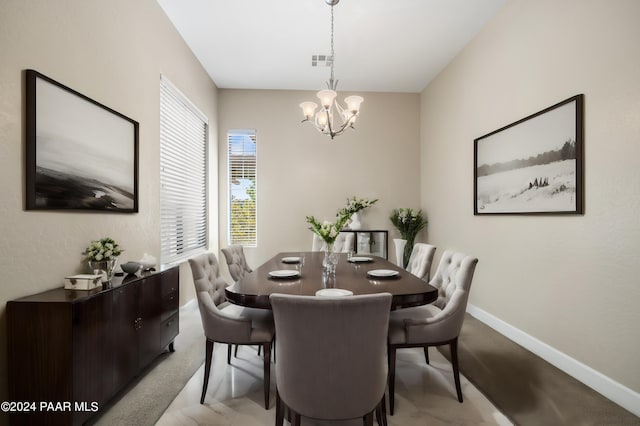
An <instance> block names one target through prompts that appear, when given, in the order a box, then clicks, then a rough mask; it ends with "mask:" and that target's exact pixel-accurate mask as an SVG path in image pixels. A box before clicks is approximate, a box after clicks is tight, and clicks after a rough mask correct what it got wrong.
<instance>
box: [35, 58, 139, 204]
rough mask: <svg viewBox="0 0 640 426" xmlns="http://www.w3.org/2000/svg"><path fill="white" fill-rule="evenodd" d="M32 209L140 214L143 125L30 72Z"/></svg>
mask: <svg viewBox="0 0 640 426" xmlns="http://www.w3.org/2000/svg"><path fill="white" fill-rule="evenodd" d="M25 94H26V150H25V152H26V203H25V204H26V209H27V210H95V211H104V212H122V213H135V212H137V211H138V133H139V129H138V127H139V126H138V122H137V121H135V120H132V119H131V118H129V117H126V116H125V115H123V114H120V113H119V112H117V111H114V110H113V109H111V108H109V107H107V106H105V105H102V104H101V103H99V102H96V101H94V100H93V99H90V98H88V97H87V96H85V95H83V94H81V93H78V92H76V91H75V90H73V89H70V88H69V87H66V86H64V85H62V84H60V83H58V82H57V81H54V80H53V79H51V78H49V77H47V76H45V75H43V74H40V73H39V72H37V71H34V70H26V90H25Z"/></svg>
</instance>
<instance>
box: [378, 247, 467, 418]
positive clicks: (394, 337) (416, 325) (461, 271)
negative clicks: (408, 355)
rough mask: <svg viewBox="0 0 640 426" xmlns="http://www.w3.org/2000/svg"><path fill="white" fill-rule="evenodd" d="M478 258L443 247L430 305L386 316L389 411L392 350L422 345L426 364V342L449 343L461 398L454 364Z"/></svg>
mask: <svg viewBox="0 0 640 426" xmlns="http://www.w3.org/2000/svg"><path fill="white" fill-rule="evenodd" d="M477 263H478V259H477V258H475V257H471V256H467V255H465V254H463V253H459V252H454V251H450V250H447V251H445V252H444V254H443V255H442V258H441V259H440V263H439V264H438V269H437V271H436V273H435V275H434V276H433V279H432V280H431V281H430V282H429V284H431V285H432V286H434V287H436V288H437V289H438V299H437V300H436V301H435V302H434V303H433V304H431V305H424V306H418V307H414V308H408V309H399V310H395V311H393V312H391V315H390V319H389V344H388V351H389V411H390V413H391V415H393V411H394V399H395V398H394V387H395V369H396V350H397V349H401V348H413V347H422V348H424V356H425V360H426V362H427V364H429V352H428V347H429V346H441V345H447V344H448V345H449V348H450V351H451V364H452V366H453V378H454V381H455V385H456V392H457V394H458V401H460V402H462V390H461V388H460V371H459V367H458V336H459V335H460V330H461V329H462V323H463V321H464V316H465V312H466V307H467V300H468V299H469V289H470V288H471V281H472V279H473V273H474V271H475V268H476V264H477Z"/></svg>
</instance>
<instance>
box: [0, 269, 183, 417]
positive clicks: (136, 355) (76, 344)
mask: <svg viewBox="0 0 640 426" xmlns="http://www.w3.org/2000/svg"><path fill="white" fill-rule="evenodd" d="M178 280H179V272H178V268H169V269H166V270H163V271H161V272H145V273H142V274H139V275H128V276H126V277H115V278H114V279H113V280H112V282H111V285H110V286H109V288H104V289H102V288H101V289H94V290H89V291H79V290H65V289H64V288H58V289H54V290H50V291H45V292H43V293H39V294H35V295H32V296H27V297H23V298H21V299H17V300H13V301H9V302H7V343H8V344H7V350H8V360H9V400H10V401H15V402H21V403H29V404H31V405H29V406H28V408H30V409H29V411H20V412H12V413H10V422H11V424H12V425H13V424H15V425H27V424H33V425H36V424H38V425H42V424H47V425H78V424H82V423H85V422H86V421H88V420H89V419H90V418H91V417H93V416H94V415H96V413H97V412H99V411H100V410H102V408H103V407H104V406H105V405H106V404H107V402H108V401H109V400H110V399H111V398H112V397H113V396H114V395H115V394H116V393H117V392H118V391H120V390H122V389H123V388H124V387H125V386H126V385H127V384H129V383H130V382H131V380H132V379H133V378H134V377H135V376H137V375H138V374H139V373H140V372H141V371H142V369H143V368H144V367H146V366H147V365H149V363H150V362H152V361H153V360H154V358H155V357H157V356H158V355H159V354H160V353H161V352H163V351H164V350H165V348H167V347H168V348H169V350H171V351H173V340H174V338H175V337H176V336H177V334H178V288H179V287H178V284H179V283H178ZM43 403H50V405H48V406H44V405H42V404H43ZM31 408H32V409H31Z"/></svg>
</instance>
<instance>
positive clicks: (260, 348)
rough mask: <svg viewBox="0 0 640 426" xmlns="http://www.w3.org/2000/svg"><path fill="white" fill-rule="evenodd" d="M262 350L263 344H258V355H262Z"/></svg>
mask: <svg viewBox="0 0 640 426" xmlns="http://www.w3.org/2000/svg"><path fill="white" fill-rule="evenodd" d="M261 351H262V346H261V345H258V356H260V352H261Z"/></svg>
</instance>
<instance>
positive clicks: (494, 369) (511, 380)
mask: <svg viewBox="0 0 640 426" xmlns="http://www.w3.org/2000/svg"><path fill="white" fill-rule="evenodd" d="M175 346H176V352H175V353H168V352H167V353H165V354H163V355H161V356H160V357H159V358H158V359H157V360H156V361H155V362H154V363H153V364H152V365H151V366H150V367H149V368H148V369H147V370H146V371H145V372H144V373H143V374H142V375H141V376H140V377H139V378H138V379H137V380H136V381H135V382H134V383H132V384H131V385H130V386H129V387H128V388H127V389H125V390H124V391H123V392H121V394H120V396H119V397H118V398H117V399H116V400H115V401H114V402H112V403H111V404H110V405H109V406H107V407H105V408H104V410H103V413H102V414H101V415H100V416H99V417H98V418H97V419H94V421H93V424H96V425H109V426H111V425H153V424H155V423H156V422H157V421H158V419H160V418H161V416H163V413H164V412H165V410H166V409H167V407H169V405H170V404H171V403H172V401H173V400H174V398H176V396H177V395H178V394H180V393H181V390H182V389H183V387H185V385H186V384H187V383H188V382H189V381H190V380H191V379H192V377H193V379H194V380H195V379H198V380H195V381H198V383H199V384H200V385H199V386H201V383H202V379H201V377H196V376H198V374H200V376H201V371H202V368H201V365H202V363H203V361H204V335H203V333H202V325H201V323H200V315H199V312H198V308H197V305H196V304H195V303H191V304H188V305H187V306H186V307H183V308H181V312H180V334H179V335H178V337H177V338H176V342H175ZM439 349H440V348H439ZM225 350H226V349H225ZM246 350H250V348H248V347H247V348H246ZM431 350H432V351H433V350H434V349H431ZM458 350H459V358H460V369H461V372H462V374H463V376H464V377H466V379H467V380H468V381H469V382H470V384H472V385H474V386H475V388H477V389H478V390H479V391H480V393H481V394H482V395H484V396H485V397H486V398H487V399H488V400H489V401H490V402H491V403H492V404H493V405H494V406H495V407H496V408H497V409H498V410H499V411H500V412H501V413H502V414H504V416H506V418H508V419H509V421H511V422H512V423H513V424H516V425H523V426H526V425H536V426H537V425H571V426H573V425H585V426H588V425H633V426H640V418H638V417H637V416H635V415H634V414H632V413H630V412H629V411H627V410H625V409H623V408H621V407H619V406H618V405H616V404H614V403H613V402H611V401H609V400H608V399H606V398H604V397H603V396H602V395H600V394H598V393H597V392H595V391H594V390H592V389H591V388H589V387H587V386H585V385H584V384H582V383H581V382H578V381H577V380H575V379H573V378H572V377H570V376H568V375H567V374H565V373H563V372H562V371H560V370H558V369H557V368H556V367H554V366H552V365H551V364H549V363H547V362H546V361H544V360H542V359H541V358H539V357H537V356H535V355H534V354H532V353H531V352H529V351H527V350H526V349H524V348H522V347H521V346H519V345H517V344H516V343H514V342H512V341H511V340H509V339H507V338H505V337H504V336H502V335H501V334H499V333H497V332H496V331H494V330H493V329H491V328H490V327H488V326H486V325H485V324H483V323H482V322H480V321H478V320H477V319H475V318H474V317H472V316H470V315H467V317H466V319H465V323H464V326H463V329H462V333H461V336H460V339H459V346H458ZM440 352H441V354H442V355H443V356H444V357H446V358H449V353H448V348H446V347H445V348H441V349H440ZM401 353H402V351H399V352H398V356H399V357H400V354H401ZM407 356H411V355H410V354H409V355H407ZM407 360H408V361H409V360H410V358H408V359H407ZM449 368H450V366H449V365H446V364H445V365H444V366H443V370H444V376H445V382H446V383H448V381H449V380H448V379H449V378H450V377H448V376H449V375H450V374H451V373H450V370H448V369H449ZM258 373H260V372H258ZM194 375H195V376H194ZM212 375H213V374H212ZM256 376H260V379H261V374H256ZM272 377H273V373H272ZM451 381H452V380H451ZM211 386H212V385H211V383H210V385H209V387H210V389H212V387H211ZM260 387H261V385H259V386H258V388H257V390H256V395H258V396H257V397H256V400H257V404H256V407H259V406H260V403H259V401H260V395H261V393H260ZM196 388H197V386H196ZM195 392H196V394H197V395H199V393H198V391H197V390H196V391H195ZM464 392H465V390H464V388H463V393H464ZM197 395H196V399H199V398H198V396H197ZM396 398H398V396H396ZM447 398H451V396H450V395H447ZM452 398H455V396H454V397H452ZM465 398H466V395H465ZM397 400H398V399H397ZM465 403H467V400H466V399H465ZM456 404H457V402H456ZM397 409H399V407H398V406H397ZM262 411H264V407H262ZM270 411H272V410H270ZM394 417H396V416H394ZM166 418H167V416H164V417H163V419H166ZM390 419H391V417H390ZM441 420H442V421H441V422H436V423H439V424H451V423H450V422H448V421H447V420H446V419H441ZM163 422H164V424H167V423H166V420H164V421H163ZM161 423H162V422H161ZM269 424H270V423H269ZM392 424H401V423H397V422H394V423H392ZM418 424H421V423H418ZM429 424H433V422H430V423H429ZM455 424H470V425H471V424H476V423H474V422H473V421H471V420H469V421H468V422H465V421H458V422H456V423H455Z"/></svg>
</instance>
